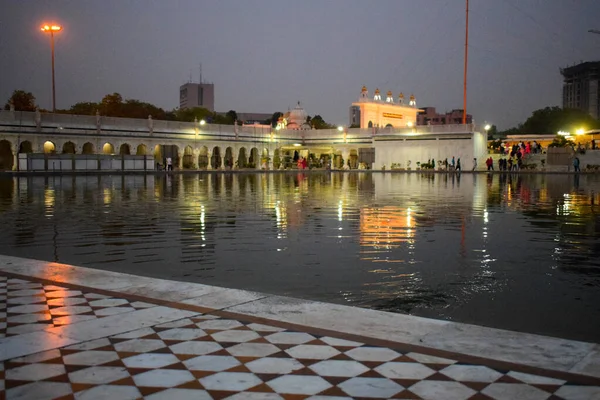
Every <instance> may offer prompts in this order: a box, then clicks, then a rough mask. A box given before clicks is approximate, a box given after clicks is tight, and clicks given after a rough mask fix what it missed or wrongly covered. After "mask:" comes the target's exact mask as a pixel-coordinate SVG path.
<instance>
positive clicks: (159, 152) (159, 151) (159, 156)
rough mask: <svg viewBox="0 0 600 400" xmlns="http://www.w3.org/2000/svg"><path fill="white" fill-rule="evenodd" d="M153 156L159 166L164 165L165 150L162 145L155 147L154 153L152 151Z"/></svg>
mask: <svg viewBox="0 0 600 400" xmlns="http://www.w3.org/2000/svg"><path fill="white" fill-rule="evenodd" d="M152 155H153V156H154V161H155V162H156V163H157V164H162V163H163V148H162V146H161V145H160V144H157V145H156V146H154V151H152Z"/></svg>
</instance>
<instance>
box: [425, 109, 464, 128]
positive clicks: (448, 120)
mask: <svg viewBox="0 0 600 400" xmlns="http://www.w3.org/2000/svg"><path fill="white" fill-rule="evenodd" d="M463 114H464V111H463V110H462V109H456V110H452V111H450V112H446V113H444V114H439V113H437V112H436V111H435V107H423V108H422V109H421V110H419V115H417V125H451V124H462V117H463ZM471 123H473V116H472V115H471V114H467V124H471Z"/></svg>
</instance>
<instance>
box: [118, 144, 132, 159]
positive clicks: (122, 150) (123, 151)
mask: <svg viewBox="0 0 600 400" xmlns="http://www.w3.org/2000/svg"><path fill="white" fill-rule="evenodd" d="M119 154H120V155H122V156H123V155H125V156H128V155H130V154H131V146H129V145H128V144H127V143H123V144H122V145H121V147H119Z"/></svg>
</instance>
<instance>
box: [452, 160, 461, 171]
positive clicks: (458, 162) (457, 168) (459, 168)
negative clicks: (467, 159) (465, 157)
mask: <svg viewBox="0 0 600 400" xmlns="http://www.w3.org/2000/svg"><path fill="white" fill-rule="evenodd" d="M452 161H454V157H453V158H452ZM456 170H457V171H462V169H461V167H460V158H459V159H458V160H456Z"/></svg>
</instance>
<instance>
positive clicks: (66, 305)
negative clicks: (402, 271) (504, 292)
mask: <svg viewBox="0 0 600 400" xmlns="http://www.w3.org/2000/svg"><path fill="white" fill-rule="evenodd" d="M327 307H329V308H330V309H331V311H330V312H327V313H326V312H324V311H323V310H325V309H326V308H327ZM244 310H245V311H244ZM300 310H301V311H300ZM345 312H350V313H352V315H353V318H348V314H344V313H345ZM429 323H430V324H429ZM353 324H354V325H353ZM428 324H429V325H428ZM461 325H462V326H461ZM390 326H391V327H394V326H395V327H396V329H395V333H391V332H390V331H389V329H390ZM449 327H451V328H453V329H454V330H456V329H459V330H460V329H462V332H463V334H464V336H465V337H466V340H464V342H465V343H464V345H465V346H466V344H467V342H469V341H471V345H470V347H469V348H471V349H472V350H471V351H469V350H468V348H467V347H464V348H462V351H456V350H461V348H460V346H461V344H460V342H461V341H460V340H451V341H449V342H447V343H446V344H440V343H443V340H441V339H440V338H438V339H437V343H438V344H436V345H432V346H427V342H428V340H426V338H427V337H436V336H435V332H436V331H438V330H441V331H443V332H446V333H445V335H446V336H448V335H450V332H452V330H448V329H449ZM469 327H472V326H468V325H463V324H455V323H452V322H446V321H434V320H426V319H423V318H416V317H410V316H402V315H395V314H388V313H381V312H378V311H372V310H362V309H355V308H352V307H345V306H336V305H329V304H325V303H316V302H308V301H302V300H296V299H286V298H278V297H277V296H269V295H264V294H259V293H253V292H244V291H239V290H231V289H223V288H216V287H211V286H205V285H197V284H189V283H180V282H170V281H163V280H155V279H151V278H144V277H135V276H132V275H124V274H117V273H113V272H105V271H98V270H92V269H86V268H78V267H73V266H67V265H62V264H54V263H46V262H41V261H34V260H25V259H18V258H14V257H4V256H2V257H1V259H0V337H2V338H0V389H1V390H2V393H3V394H5V398H7V399H73V398H75V399H113V400H117V399H140V398H145V399H173V400H176V399H249V400H252V399H265V400H271V399H314V400H316V399H322V400H325V399H331V400H339V399H350V398H355V399H447V400H451V399H498V400H502V399H523V400H526V399H598V398H600V368H599V366H600V363H598V346H597V345H594V344H587V343H582V342H573V341H571V342H569V341H562V340H560V339H552V338H545V337H541V336H535V335H526V334H516V333H506V331H499V330H493V329H489V328H480V327H472V328H469ZM392 329H393V328H392ZM469 329H473V330H477V329H489V330H488V331H485V332H487V333H489V337H488V340H489V342H488V344H487V346H488V347H490V353H489V354H487V353H485V352H484V351H481V350H477V344H476V343H474V341H472V340H471V339H469V337H470V335H473V334H474V333H472V332H469ZM403 331H404V332H403ZM477 332H482V331H477ZM412 333H414V335H413V336H411V334H412ZM507 334H511V335H513V336H511V338H512V339H510V340H509V341H510V343H509V344H508V345H507V346H506V347H505V348H504V353H506V354H507V356H506V357H508V358H506V357H501V356H499V357H493V355H494V354H496V353H495V352H496V351H498V350H497V347H498V346H499V344H498V342H499V341H501V340H503V339H502V338H503V335H507ZM398 335H400V337H402V336H403V335H404V338H405V339H406V340H404V341H401V340H397V339H398ZM419 335H420V336H419ZM534 339H535V340H534ZM532 340H533V341H534V343H529V344H528V342H531V341H532ZM450 342H452V343H453V344H451V343H450ZM519 346H521V354H520V358H517V360H519V359H520V361H521V362H516V361H515V360H511V359H510V357H511V356H510V353H511V352H514V353H515V354H518V351H519ZM528 346H530V347H528ZM549 346H553V347H552V350H550V347H549ZM484 347H485V346H484ZM469 352H470V353H471V354H469ZM549 353H553V354H549ZM0 398H3V396H2V395H0Z"/></svg>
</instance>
